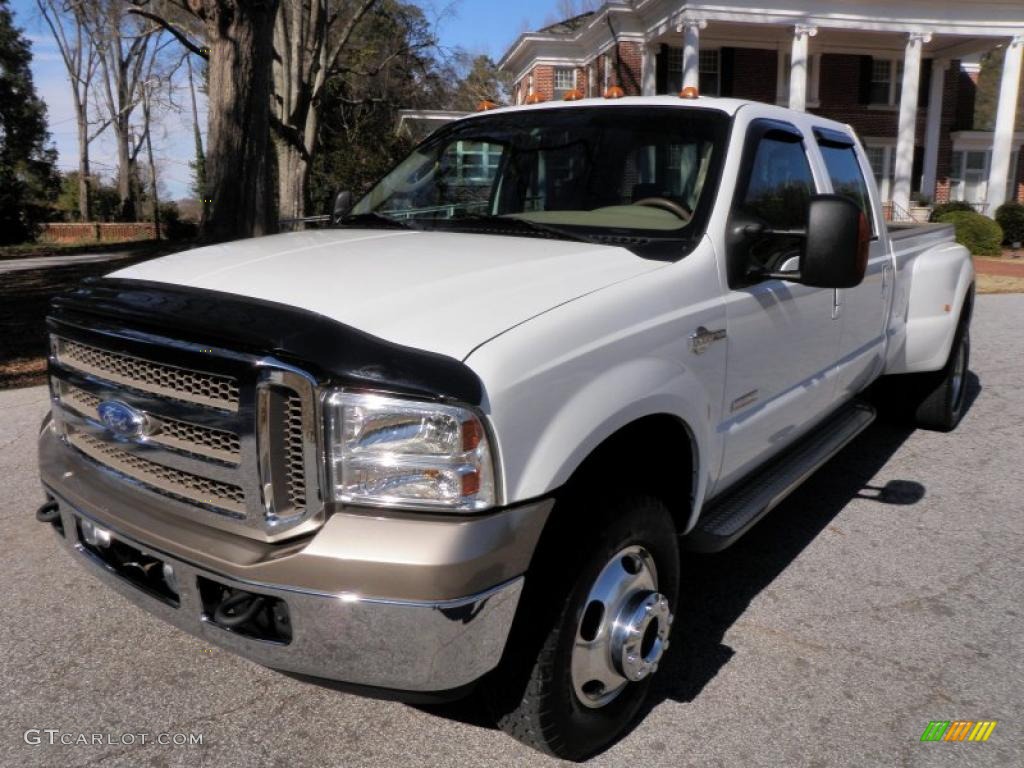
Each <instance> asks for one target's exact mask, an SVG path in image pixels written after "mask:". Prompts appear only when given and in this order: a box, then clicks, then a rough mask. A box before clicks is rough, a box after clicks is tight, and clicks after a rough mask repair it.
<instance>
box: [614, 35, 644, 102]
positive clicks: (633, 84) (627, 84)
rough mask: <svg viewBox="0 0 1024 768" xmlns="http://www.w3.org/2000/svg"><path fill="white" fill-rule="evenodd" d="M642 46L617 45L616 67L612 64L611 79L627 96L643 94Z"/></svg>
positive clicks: (636, 44)
mask: <svg viewBox="0 0 1024 768" xmlns="http://www.w3.org/2000/svg"><path fill="white" fill-rule="evenodd" d="M643 64H644V54H643V46H642V45H640V43H619V55H618V66H616V62H614V61H613V62H612V72H613V75H612V78H613V81H614V82H615V84H616V85H618V86H619V87H620V88H622V90H623V91H625V92H626V95H627V96H639V95H641V94H642V93H643V79H642V77H643Z"/></svg>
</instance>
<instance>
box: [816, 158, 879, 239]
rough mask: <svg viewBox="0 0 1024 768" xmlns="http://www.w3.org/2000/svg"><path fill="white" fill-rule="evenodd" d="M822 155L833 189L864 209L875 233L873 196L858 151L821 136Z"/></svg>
mask: <svg viewBox="0 0 1024 768" xmlns="http://www.w3.org/2000/svg"><path fill="white" fill-rule="evenodd" d="M819 145H820V147H821V156H822V157H823V158H824V160H825V166H826V168H828V175H829V178H831V179H832V189H833V190H834V191H835V193H836V194H837V195H842V196H843V197H848V198H850V199H851V200H852V201H853V202H855V203H856V204H857V206H858V207H859V208H860V209H861V210H862V211H864V215H865V216H866V217H867V220H868V222H870V224H871V229H872V234H875V232H874V228H875V222H874V217H873V216H872V215H871V198H870V196H869V195H868V184H867V181H866V180H865V178H864V172H863V171H862V170H861V167H860V162H859V161H858V158H857V151H856V150H855V149H854V148H853V146H840V145H839V144H834V143H831V142H827V141H822V140H821V139H820V138H819Z"/></svg>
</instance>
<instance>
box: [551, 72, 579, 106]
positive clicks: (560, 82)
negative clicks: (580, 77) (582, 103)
mask: <svg viewBox="0 0 1024 768" xmlns="http://www.w3.org/2000/svg"><path fill="white" fill-rule="evenodd" d="M575 87H576V70H575V69H574V68H573V67H555V98H556V99H560V98H562V97H563V96H565V94H567V93H568V92H569V91H571V90H572V89H573V88H575Z"/></svg>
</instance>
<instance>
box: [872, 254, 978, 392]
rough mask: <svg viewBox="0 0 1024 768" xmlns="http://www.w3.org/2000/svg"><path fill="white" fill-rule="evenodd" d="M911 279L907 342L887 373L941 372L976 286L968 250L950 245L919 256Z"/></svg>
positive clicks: (912, 270)
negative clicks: (967, 301)
mask: <svg viewBox="0 0 1024 768" xmlns="http://www.w3.org/2000/svg"><path fill="white" fill-rule="evenodd" d="M909 279H910V297H909V304H908V308H907V324H906V341H905V344H904V345H903V348H902V350H901V354H898V355H896V356H895V358H894V359H892V360H891V361H890V364H889V366H888V369H887V370H886V373H918V372H923V371H938V370H940V369H941V368H942V367H943V366H944V365H945V364H946V361H947V360H948V359H949V352H950V349H951V348H952V346H953V336H954V334H955V333H956V329H957V327H958V325H959V323H960V316H961V313H962V312H963V311H964V308H965V305H966V300H967V296H968V293H969V292H970V290H971V287H972V286H973V285H974V264H973V263H972V261H971V255H970V253H969V252H968V251H967V249H966V248H964V247H963V246H962V245H957V244H956V243H948V244H944V245H940V246H936V247H935V248H932V249H930V250H927V251H925V252H924V253H922V254H921V255H920V256H918V257H917V258H916V259H915V260H914V264H913V267H912V269H911V272H910V275H909Z"/></svg>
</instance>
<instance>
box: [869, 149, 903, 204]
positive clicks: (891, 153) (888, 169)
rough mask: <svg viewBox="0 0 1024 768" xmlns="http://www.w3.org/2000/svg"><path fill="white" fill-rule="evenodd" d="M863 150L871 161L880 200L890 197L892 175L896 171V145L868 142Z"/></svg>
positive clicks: (889, 198)
mask: <svg viewBox="0 0 1024 768" xmlns="http://www.w3.org/2000/svg"><path fill="white" fill-rule="evenodd" d="M864 152H865V153H866V154H867V156H868V162H869V163H871V172H872V173H873V174H874V176H875V182H876V183H877V184H878V192H879V195H880V196H881V198H882V200H891V199H892V186H893V177H894V176H895V171H896V147H894V146H891V145H886V144H868V145H867V146H866V147H864Z"/></svg>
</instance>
